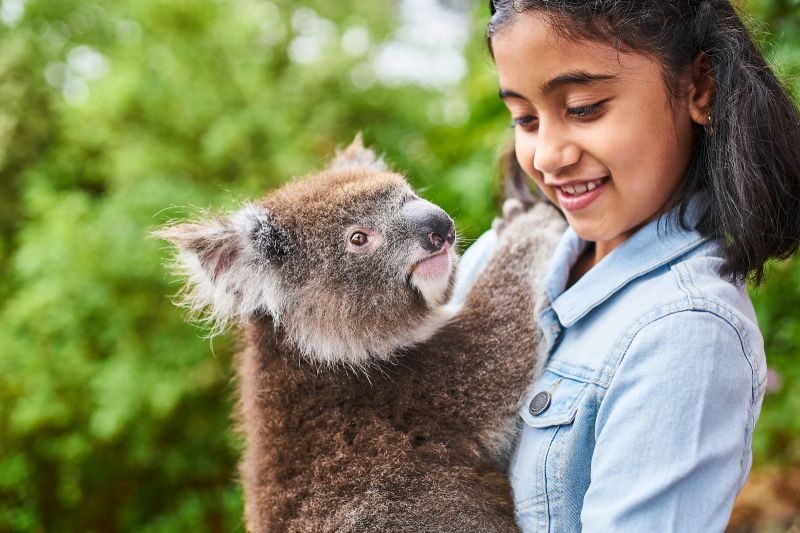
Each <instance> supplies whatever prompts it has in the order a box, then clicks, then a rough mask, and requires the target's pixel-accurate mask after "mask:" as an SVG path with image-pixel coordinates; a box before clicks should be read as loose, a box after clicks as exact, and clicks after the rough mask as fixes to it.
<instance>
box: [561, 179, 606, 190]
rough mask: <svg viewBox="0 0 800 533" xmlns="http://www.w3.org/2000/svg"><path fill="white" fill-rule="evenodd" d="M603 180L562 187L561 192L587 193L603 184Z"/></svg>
mask: <svg viewBox="0 0 800 533" xmlns="http://www.w3.org/2000/svg"><path fill="white" fill-rule="evenodd" d="M604 179H605V178H600V179H599V180H595V181H588V182H586V183H578V184H577V185H562V186H561V190H562V191H564V192H566V193H567V194H583V193H585V192H588V191H593V190H594V189H596V188H597V187H599V186H600V184H602V183H603V180H604Z"/></svg>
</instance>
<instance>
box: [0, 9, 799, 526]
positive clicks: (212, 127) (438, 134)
mask: <svg viewBox="0 0 800 533" xmlns="http://www.w3.org/2000/svg"><path fill="white" fill-rule="evenodd" d="M12 4H16V2H10V1H9V0H5V1H4V2H3V3H2V5H3V9H2V10H0V13H5V12H6V9H5V8H6V7H7V6H8V5H12ZM796 8H797V1H796V0H782V1H780V2H777V1H775V0H761V1H758V2H753V4H752V6H750V9H752V13H753V14H754V15H755V17H756V19H755V20H759V21H766V25H767V26H768V27H769V28H774V29H776V33H775V34H774V35H773V36H772V37H768V36H765V45H764V46H765V48H766V49H767V50H769V52H770V54H771V56H772V57H774V58H775V60H776V61H777V62H780V63H781V64H782V65H783V67H782V72H783V74H784V75H785V76H786V77H787V79H790V78H793V80H795V81H793V82H792V83H794V85H793V87H794V89H795V90H800V87H798V85H797V81H796V80H797V79H798V73H800V44H798V43H799V42H800V32H798V27H799V25H798V16H797V14H796V13H797V9H796ZM309 9H313V10H314V11H309ZM793 9H794V10H793ZM473 11H474V13H473V15H474V17H473V23H472V24H473V25H472V27H471V28H470V30H469V31H470V32H471V33H470V35H471V37H470V40H469V43H468V45H467V48H466V57H467V64H468V68H469V71H468V73H467V75H466V77H465V78H464V80H463V81H462V82H461V83H459V84H457V85H455V86H447V87H445V88H440V89H433V88H427V89H426V88H422V87H417V86H413V85H396V86H393V85H385V84H382V83H380V82H378V81H376V80H375V79H374V77H373V76H372V75H371V74H370V72H369V70H368V69H366V68H365V66H364V65H365V64H366V62H367V61H369V60H370V58H371V57H372V55H373V54H374V53H375V51H376V49H377V47H378V45H379V43H381V42H384V41H386V40H387V39H390V38H392V36H393V35H395V32H396V31H397V26H398V23H397V16H396V15H397V14H396V13H394V12H391V11H388V12H387V4H386V3H382V2H373V1H371V0H350V1H349V2H346V3H336V2H324V1H322V0H315V1H308V2H304V3H303V5H302V6H298V5H297V4H296V3H294V2H290V1H289V0H279V1H278V0H276V1H275V2H274V3H271V2H267V1H263V0H192V1H189V0H172V1H170V2H163V1H158V0H118V1H117V2H113V3H108V2H104V3H101V2H96V1H91V0H61V1H59V2H52V1H48V0H28V1H27V2H24V15H23V16H22V17H21V18H19V20H17V21H12V22H10V23H8V24H6V25H3V23H0V49H2V54H0V531H4V530H8V531H52V532H60V531H139V530H154V531H233V530H238V529H241V519H240V516H241V512H242V509H241V507H242V504H241V495H240V492H239V488H238V485H237V481H236V471H235V463H236V458H237V456H238V454H239V449H240V445H241V443H240V442H239V439H238V437H236V435H235V434H234V432H233V431H232V426H233V423H232V422H231V419H230V413H231V412H232V411H233V393H234V386H233V368H232V361H231V357H232V353H233V352H234V350H235V347H234V346H233V343H232V341H231V339H230V338H222V339H216V340H215V341H214V342H213V343H209V342H208V341H206V340H204V339H203V338H202V335H203V332H202V331H200V330H198V329H196V328H193V327H192V326H188V325H186V324H185V323H184V321H183V319H182V317H181V315H180V312H179V311H178V310H176V309H175V308H174V306H173V305H172V304H171V302H170V301H169V298H168V295H170V294H173V293H174V292H175V291H176V290H177V285H176V280H175V279H173V278H172V277H171V276H169V275H168V274H165V272H164V269H163V267H162V264H163V263H164V262H165V261H166V258H167V251H166V249H165V247H164V246H162V245H161V243H159V242H157V241H155V240H153V239H150V238H148V233H149V232H150V231H151V230H152V229H153V228H155V227H157V226H158V225H160V224H162V223H164V222H165V221H167V220H170V219H174V218H183V217H186V216H188V215H190V214H192V213H194V212H195V211H196V210H197V208H201V207H207V206H211V205H213V206H216V207H223V208H225V207H231V206H234V205H236V204H237V203H238V202H239V201H240V200H241V199H242V198H245V197H252V196H256V195H260V194H262V193H263V192H264V191H265V190H267V189H270V188H273V187H275V186H277V185H278V184H279V183H281V182H282V181H284V180H287V179H290V178H292V177H294V176H299V175H302V174H304V173H307V172H310V171H313V170H314V169H317V168H320V167H322V166H323V165H324V164H325V161H326V159H327V158H329V157H330V156H331V155H332V154H333V152H334V150H335V149H336V148H337V147H340V146H343V145H344V144H346V143H347V142H349V140H350V139H351V138H352V137H353V135H354V134H355V133H356V132H357V131H363V132H364V136H365V138H366V140H367V142H368V143H369V144H373V145H374V146H375V147H377V148H378V149H379V150H380V151H383V152H384V153H385V155H386V159H387V160H388V162H389V163H390V164H391V165H392V166H393V167H394V168H396V169H398V170H400V171H403V172H404V173H406V174H407V175H408V176H409V178H410V180H411V181H412V182H413V183H415V184H416V185H417V186H418V187H419V188H420V189H421V190H422V191H423V194H425V196H426V197H428V198H430V199H432V200H433V201H435V202H437V203H439V204H440V205H442V206H443V207H445V208H446V209H447V210H448V211H449V212H451V213H453V214H454V215H455V218H456V221H457V224H458V226H459V230H460V233H461V235H462V237H465V238H464V240H463V242H464V243H468V242H469V241H470V240H471V239H472V238H474V237H476V236H477V235H479V234H480V233H481V232H482V231H483V230H484V229H485V228H486V227H488V224H489V221H490V219H491V216H492V212H493V209H494V206H495V202H496V199H497V194H496V191H497V187H496V185H495V180H494V175H495V170H494V169H495V165H496V159H497V154H498V150H499V148H500V147H501V146H502V145H503V144H504V143H505V142H507V141H508V140H509V139H510V132H509V131H508V130H507V129H506V128H505V127H504V126H505V125H506V122H507V116H506V112H505V111H504V110H503V109H502V106H501V104H500V102H499V100H498V99H497V97H496V80H495V78H494V70H493V67H492V66H491V62H490V60H489V58H488V55H487V54H486V52H485V50H484V45H483V41H482V34H483V27H484V24H485V17H486V13H485V6H484V4H483V2H480V3H476V4H475V5H474V7H473ZM315 13H316V14H315ZM3 16H7V14H6V15H3ZM320 17H321V18H320ZM320 21H322V22H320ZM326 21H327V22H326ZM764 24H765V23H764V22H760V23H757V26H758V27H759V28H762V29H763V28H764V27H767V26H764ZM315 25H316V26H315ZM353 28H362V30H358V31H361V32H362V34H363V29H366V31H367V32H368V35H369V39H370V42H371V43H372V46H371V48H370V49H369V50H366V51H365V52H363V53H362V52H360V51H358V50H355V51H352V50H351V53H350V54H348V53H344V52H343V51H342V48H341V47H340V45H339V43H340V42H341V39H342V37H343V36H344V35H345V34H346V32H347V31H348V30H352V29H353ZM309 31H310V32H313V33H315V34H316V35H319V34H325V35H329V40H328V41H327V42H326V43H325V44H324V46H323V47H322V48H321V49H320V50H319V51H318V52H319V57H318V58H317V59H316V60H315V61H313V62H311V63H304V62H302V61H301V62H297V61H291V60H290V59H289V58H290V55H291V53H292V48H291V47H292V44H291V43H293V42H294V40H295V38H297V37H302V36H303V32H309ZM326 32H327V33H326ZM798 287H800V268H799V267H798V266H797V265H796V264H795V263H789V264H785V265H777V266H776V268H775V273H774V275H773V277H772V279H771V281H770V283H769V284H768V285H767V286H766V287H765V288H764V289H763V290H761V291H760V292H758V293H757V294H755V299H756V304H757V308H758V312H759V316H760V319H761V322H762V326H763V327H764V332H765V337H766V338H767V346H768V354H769V356H770V363H771V364H772V365H774V366H775V367H776V368H777V370H778V371H779V372H780V373H781V375H782V377H783V379H784V388H783V390H782V391H781V392H780V393H779V394H777V395H774V396H772V397H770V398H768V399H767V401H766V403H765V410H764V415H763V421H762V423H761V425H760V426H759V428H758V435H757V436H756V445H757V448H756V450H757V455H758V461H765V460H768V459H769V460H773V459H775V460H787V461H788V460H792V461H797V460H800V448H798V444H797V442H799V440H798V439H799V437H800V424H798V421H797V417H795V416H793V413H796V412H797V410H798V407H800V381H798V380H800V376H798V374H799V373H798V371H797V370H795V369H794V366H796V365H792V357H793V356H794V354H796V353H797V352H798V348H800V321H798V319H797V318H796V316H795V315H796V313H794V309H793V304H794V303H795V302H797V301H798V291H800V289H798ZM212 353H213V355H212Z"/></svg>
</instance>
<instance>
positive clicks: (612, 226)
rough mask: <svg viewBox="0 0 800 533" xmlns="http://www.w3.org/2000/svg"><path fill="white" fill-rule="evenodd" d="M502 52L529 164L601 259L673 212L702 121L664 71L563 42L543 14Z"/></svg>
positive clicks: (509, 100) (587, 44) (507, 40)
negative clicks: (675, 94) (695, 119)
mask: <svg viewBox="0 0 800 533" xmlns="http://www.w3.org/2000/svg"><path fill="white" fill-rule="evenodd" d="M492 50H493V52H494V58H495V62H496V65H497V71H498V74H499V78H500V97H501V98H502V99H503V101H504V102H505V103H506V105H507V106H508V109H509V110H510V111H511V116H512V120H513V124H514V137H515V146H516V153H517V158H518V160H519V163H520V165H521V166H522V168H523V169H524V170H525V172H527V173H528V175H529V176H531V177H532V178H533V180H534V181H535V182H536V184H537V185H538V186H539V188H540V189H541V190H542V191H543V193H544V194H545V195H546V196H547V197H548V198H549V199H550V200H551V201H552V202H554V203H555V204H556V205H558V206H559V207H560V208H561V210H562V211H563V212H564V214H565V215H566V217H567V221H568V222H569V224H570V226H572V227H573V229H574V230H575V232H576V233H577V234H578V235H579V236H580V237H581V238H583V239H585V240H588V241H594V242H596V252H595V253H596V254H597V255H599V256H600V257H602V255H605V253H608V252H609V251H611V250H612V249H613V248H615V247H616V246H618V245H619V244H620V243H622V242H623V241H624V240H625V239H627V238H628V237H629V236H630V235H631V234H633V232H634V231H636V229H638V228H639V227H640V226H642V225H643V224H644V223H646V222H648V221H650V220H652V219H653V218H655V217H657V216H658V215H659V214H660V213H662V212H663V211H664V210H665V209H666V208H667V207H669V206H668V205H667V203H668V201H669V199H670V197H671V195H672V193H673V192H674V191H675V189H676V187H677V186H678V184H679V182H680V181H681V179H682V177H683V176H684V174H685V173H686V171H687V170H688V167H689V163H690V160H691V156H692V151H693V146H694V138H693V126H692V115H694V114H695V113H692V114H690V107H691V105H690V104H689V101H690V97H689V96H687V98H686V101H685V102H684V101H676V100H674V99H672V98H671V96H670V94H669V93H668V90H667V87H666V85H665V83H664V80H663V78H662V74H661V70H660V68H659V64H658V63H657V62H655V61H654V60H652V59H650V58H648V57H646V56H644V55H640V54H634V53H622V52H619V51H617V50H616V49H614V48H613V47H611V46H608V45H605V44H601V43H597V42H593V41H579V42H573V41H570V40H567V39H564V38H562V37H559V36H558V35H556V34H555V32H554V31H553V30H552V29H550V27H549V25H548V23H547V20H546V19H545V18H544V17H543V16H542V15H540V14H536V13H523V14H519V15H517V17H516V19H514V20H513V21H511V22H510V23H509V24H508V25H507V26H504V27H503V28H502V29H501V30H500V31H499V32H498V33H496V34H495V35H494V36H493V37H492ZM687 94H688V93H687ZM694 111H697V110H694ZM698 112H699V113H700V116H702V112H700V111H698ZM601 250H602V251H601ZM598 259H599V257H598Z"/></svg>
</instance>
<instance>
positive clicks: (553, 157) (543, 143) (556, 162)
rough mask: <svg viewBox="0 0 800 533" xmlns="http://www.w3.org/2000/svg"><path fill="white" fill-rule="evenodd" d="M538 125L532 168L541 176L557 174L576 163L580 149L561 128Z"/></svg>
mask: <svg viewBox="0 0 800 533" xmlns="http://www.w3.org/2000/svg"><path fill="white" fill-rule="evenodd" d="M543 126H544V125H543V124H540V125H539V130H538V132H537V135H536V146H535V148H534V153H533V168H534V169H536V170H538V171H539V172H541V173H542V174H558V173H559V171H560V170H561V169H563V168H565V167H568V166H570V165H572V164H574V163H577V162H578V159H580V155H581V152H580V149H579V148H578V146H577V145H576V144H575V143H574V142H572V140H571V139H570V138H569V136H568V135H567V132H566V131H564V129H563V128H560V127H558V126H554V125H550V126H547V127H543Z"/></svg>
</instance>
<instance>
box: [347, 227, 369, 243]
mask: <svg viewBox="0 0 800 533" xmlns="http://www.w3.org/2000/svg"><path fill="white" fill-rule="evenodd" d="M367 241H368V239H367V234H366V233H362V232H360V231H356V232H355V233H353V234H352V235H350V244H352V245H353V246H364V245H365V244H367Z"/></svg>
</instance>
